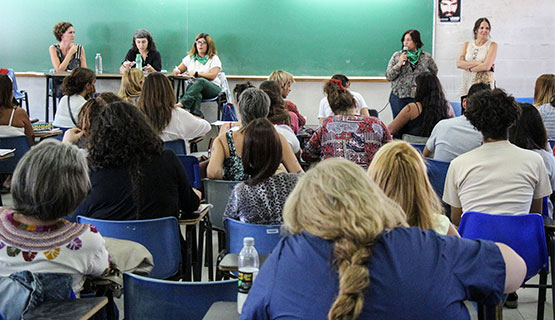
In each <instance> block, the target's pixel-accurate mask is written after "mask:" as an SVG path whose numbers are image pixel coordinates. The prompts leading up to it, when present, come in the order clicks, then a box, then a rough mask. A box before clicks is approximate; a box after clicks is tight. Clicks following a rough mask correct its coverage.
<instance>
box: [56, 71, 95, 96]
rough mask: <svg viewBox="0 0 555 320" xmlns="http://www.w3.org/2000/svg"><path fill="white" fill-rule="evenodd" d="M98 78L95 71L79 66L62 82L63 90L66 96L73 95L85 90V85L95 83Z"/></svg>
mask: <svg viewBox="0 0 555 320" xmlns="http://www.w3.org/2000/svg"><path fill="white" fill-rule="evenodd" d="M95 79H96V75H95V74H94V71H92V70H91V69H87V68H82V67H77V68H75V69H73V71H72V72H71V74H70V75H69V76H67V77H65V78H64V82H62V91H63V93H64V95H66V96H72V95H74V94H78V93H81V92H83V90H85V86H86V85H87V84H89V83H93V82H94V80H95Z"/></svg>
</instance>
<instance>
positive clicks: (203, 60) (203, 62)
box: [193, 54, 418, 64]
mask: <svg viewBox="0 0 555 320" xmlns="http://www.w3.org/2000/svg"><path fill="white" fill-rule="evenodd" d="M416 59H418V58H416ZM193 60H197V61H198V62H200V63H202V64H206V62H207V61H208V55H205V56H204V58H201V57H200V56H199V55H198V54H195V55H194V56H193Z"/></svg>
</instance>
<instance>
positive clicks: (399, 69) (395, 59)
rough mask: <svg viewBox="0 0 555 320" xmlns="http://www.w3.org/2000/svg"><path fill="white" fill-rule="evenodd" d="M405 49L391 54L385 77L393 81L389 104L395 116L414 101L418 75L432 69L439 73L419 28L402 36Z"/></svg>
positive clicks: (434, 72) (433, 71)
mask: <svg viewBox="0 0 555 320" xmlns="http://www.w3.org/2000/svg"><path fill="white" fill-rule="evenodd" d="M401 43H402V45H403V49H402V50H400V51H397V52H395V53H394V54H393V56H391V59H390V60H389V64H388V66H387V71H386V72H385V77H386V78H387V80H389V81H391V94H390V95H389V104H390V105H391V112H392V113H393V118H395V117H397V115H398V114H399V112H401V110H402V109H403V107H404V106H405V105H407V104H408V103H410V102H414V90H413V88H412V85H413V83H414V79H415V78H416V76H418V75H419V74H421V73H422V72H426V71H430V72H432V73H433V74H437V71H438V70H437V66H436V63H435V62H434V59H433V58H432V55H431V54H429V53H427V52H425V51H422V46H423V45H424V44H423V43H422V40H420V32H418V30H414V29H411V30H407V31H405V33H403V37H401Z"/></svg>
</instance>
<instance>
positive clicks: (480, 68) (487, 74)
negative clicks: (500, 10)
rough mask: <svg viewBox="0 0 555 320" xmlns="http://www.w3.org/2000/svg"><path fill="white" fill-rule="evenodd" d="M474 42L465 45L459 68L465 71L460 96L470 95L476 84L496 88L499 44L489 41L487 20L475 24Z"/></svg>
mask: <svg viewBox="0 0 555 320" xmlns="http://www.w3.org/2000/svg"><path fill="white" fill-rule="evenodd" d="M472 31H473V32H474V41H467V42H465V43H464V45H463V47H462V49H461V53H460V55H459V59H458V60H457V68H459V69H462V70H463V79H462V86H461V91H460V93H459V95H460V96H461V97H463V96H466V95H467V94H468V89H470V86H472V85H473V84H474V83H477V82H483V83H487V84H489V85H490V86H491V87H492V88H493V87H494V81H495V80H494V77H493V65H494V63H495V57H496V56H497V43H495V42H493V41H491V40H490V39H489V36H490V35H489V34H490V31H491V25H490V23H489V20H488V19H487V18H479V19H478V20H476V22H475V23H474V29H472Z"/></svg>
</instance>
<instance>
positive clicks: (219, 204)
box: [202, 179, 241, 230]
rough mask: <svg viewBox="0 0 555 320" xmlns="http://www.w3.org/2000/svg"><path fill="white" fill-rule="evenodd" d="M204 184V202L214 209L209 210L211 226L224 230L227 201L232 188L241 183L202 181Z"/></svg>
mask: <svg viewBox="0 0 555 320" xmlns="http://www.w3.org/2000/svg"><path fill="white" fill-rule="evenodd" d="M202 182H203V184H204V196H205V197H206V202H208V203H210V204H212V205H213V206H214V207H213V208H212V210H210V213H209V214H210V221H211V222H212V225H213V226H214V227H216V228H219V229H220V230H223V229H224V222H223V219H224V211H225V206H226V205H227V201H228V200H229V197H230V196H231V191H233V187H235V185H236V184H238V183H239V182H241V181H226V180H211V179H202Z"/></svg>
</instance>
